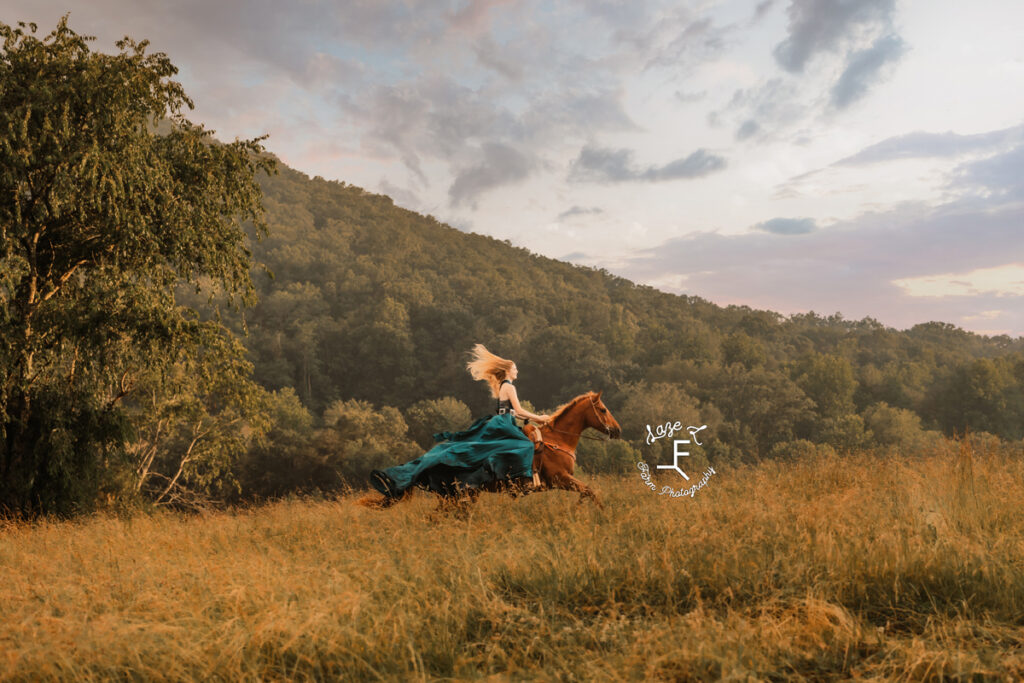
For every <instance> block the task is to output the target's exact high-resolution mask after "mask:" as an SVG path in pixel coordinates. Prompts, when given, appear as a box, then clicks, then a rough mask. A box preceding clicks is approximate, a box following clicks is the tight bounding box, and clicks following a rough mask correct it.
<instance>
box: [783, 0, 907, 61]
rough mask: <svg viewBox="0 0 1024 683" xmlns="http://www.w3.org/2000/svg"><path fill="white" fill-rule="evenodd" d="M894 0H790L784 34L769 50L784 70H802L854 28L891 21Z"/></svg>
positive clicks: (837, 45)
mask: <svg viewBox="0 0 1024 683" xmlns="http://www.w3.org/2000/svg"><path fill="white" fill-rule="evenodd" d="M894 8H895V0H840V1H838V2H837V1H836V0H792V1H791V2H790V5H789V8H788V9H787V13H788V14H789V27H788V35H787V37H786V39H785V40H783V41H782V42H781V43H779V44H778V45H776V46H775V49H774V50H773V51H772V54H773V55H774V57H775V61H776V62H778V64H779V66H781V67H782V68H783V69H785V70H786V71H789V72H790V73H802V72H803V70H804V67H805V66H806V65H807V63H808V62H809V61H810V60H811V59H813V58H814V57H815V55H817V54H818V53H821V52H835V51H837V50H839V49H841V48H842V47H843V45H844V44H845V43H846V42H847V40H848V39H849V38H850V37H851V36H852V35H854V34H856V33H857V32H858V31H861V30H863V29H871V28H873V27H876V26H878V25H884V26H887V25H889V24H890V23H891V20H892V14H893V11H894Z"/></svg>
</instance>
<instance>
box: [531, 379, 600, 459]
mask: <svg viewBox="0 0 1024 683" xmlns="http://www.w3.org/2000/svg"><path fill="white" fill-rule="evenodd" d="M588 398H589V399H590V408H591V409H592V410H593V411H594V417H596V418H597V421H598V422H600V423H601V427H602V429H604V433H605V435H606V436H603V437H600V436H590V435H589V434H584V433H582V432H581V433H580V434H578V435H574V434H573V433H572V432H567V431H566V430H564V429H555V428H554V427H552V426H551V424H550V423H548V425H547V427H546V429H548V430H550V431H552V432H557V433H558V434H569V435H570V436H579V437H580V438H583V439H591V440H592V441H609V440H611V438H612V428H611V427H609V426H608V423H607V422H605V421H604V419H603V418H602V417H601V413H599V412H598V410H597V401H596V400H594V396H593V395H589V396H588ZM540 429H545V427H540ZM543 444H544V445H545V446H547V447H548V448H552V449H554V450H556V451H562V452H563V453H566V454H568V455H569V456H570V457H571V458H572V460H573V462H576V451H575V450H572V451H570V450H569V449H567V448H563V447H561V446H556V445H555V444H552V443H548V442H547V441H544V442H543Z"/></svg>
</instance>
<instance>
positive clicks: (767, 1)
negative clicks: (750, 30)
mask: <svg viewBox="0 0 1024 683" xmlns="http://www.w3.org/2000/svg"><path fill="white" fill-rule="evenodd" d="M775 2H776V0H763V2H759V3H757V7H755V8H754V16H753V17H752V18H751V20H750V23H755V22H758V21H760V20H761V19H763V18H764V17H765V15H767V14H768V12H770V11H771V9H772V7H774V6H775Z"/></svg>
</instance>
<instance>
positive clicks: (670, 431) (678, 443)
mask: <svg viewBox="0 0 1024 683" xmlns="http://www.w3.org/2000/svg"><path fill="white" fill-rule="evenodd" d="M707 428H708V426H707V425H701V426H700V427H694V426H689V427H687V428H686V432H687V433H688V434H689V435H690V438H689V439H672V437H674V436H675V435H676V434H678V433H680V432H682V431H683V423H682V422H679V421H678V420H677V421H676V422H666V423H665V424H660V425H658V426H656V427H654V428H651V425H647V435H646V438H645V441H646V442H647V444H648V445H651V444H653V443H654V442H656V441H657V440H658V439H672V464H671V465H658V466H657V468H656V469H659V470H669V471H671V470H674V471H675V472H676V473H677V474H678V475H680V476H681V477H682V478H683V479H684V480H685V481H686V482H690V481H691V479H690V475H688V474H687V473H686V471H685V470H684V469H683V468H682V467H681V466H680V464H679V459H680V458H685V457H688V456H689V455H690V452H689V450H682V449H683V448H685V447H688V446H689V445H690V444H691V443H693V444H696V445H698V446H702V445H703V443H702V442H701V441H700V439H698V438H697V437H698V435H699V434H700V432H702V431H703V430H705V429H707ZM636 466H637V468H638V469H639V470H640V478H641V479H643V481H644V484H645V485H646V486H647V487H648V488H649V489H651V490H652V491H655V492H657V494H658V495H659V496H664V495H667V496H669V497H671V498H680V497H682V496H689V497H690V498H693V497H694V495H696V493H697V491H699V490H700V489H702V488H704V487H705V486H706V485H707V483H708V480H709V479H711V477H712V476H714V475H715V474H717V472H715V468H714V467H711V466H708V467H707V469H705V470H704V472H703V473H702V476H701V477H700V480H699V481H697V482H696V483H693V484H691V485H690V486H689V487H685V486H684V487H683V488H680V489H673V488H672V487H671V486H668V485H663V486H662V487H661V490H660V491H659V490H658V485H657V484H655V483H654V481H653V480H652V479H651V468H650V467H649V466H648V465H647V463H645V462H644V461H643V460H641V461H639V462H637V464H636Z"/></svg>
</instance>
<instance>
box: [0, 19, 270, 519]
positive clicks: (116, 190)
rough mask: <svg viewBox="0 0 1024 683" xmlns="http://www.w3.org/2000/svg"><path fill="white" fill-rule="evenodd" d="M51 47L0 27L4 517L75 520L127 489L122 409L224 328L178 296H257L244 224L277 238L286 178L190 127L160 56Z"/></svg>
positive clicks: (266, 162)
mask: <svg viewBox="0 0 1024 683" xmlns="http://www.w3.org/2000/svg"><path fill="white" fill-rule="evenodd" d="M36 32H37V27H36V26H35V25H34V24H29V25H26V24H23V23H21V24H18V25H17V26H15V27H12V26H8V25H6V24H0V38H2V40H3V46H2V50H0V197H2V200H0V339H2V342H0V506H3V507H7V508H9V509H12V510H21V511H32V510H56V511H68V510H71V509H79V508H84V507H88V506H89V505H91V504H92V502H93V501H94V500H95V499H96V497H97V495H99V492H102V491H103V490H104V488H105V487H115V488H116V487H117V486H118V485H119V484H118V482H121V483H123V481H124V478H123V475H124V472H125V468H128V469H129V470H130V469H131V468H132V466H133V463H132V462H131V457H130V454H129V453H128V452H127V450H126V449H125V447H124V446H125V443H126V441H127V440H128V439H129V438H130V436H131V432H132V425H131V423H130V421H129V420H128V419H127V415H126V413H125V411H124V409H123V407H122V405H123V399H125V397H127V396H129V395H130V394H131V392H132V391H133V388H135V387H137V386H140V384H139V381H140V378H141V376H142V375H143V374H144V373H145V372H146V371H147V368H150V367H152V366H153V365H154V364H156V365H159V364H160V363H161V362H163V360H164V359H165V358H166V357H167V356H169V355H170V354H171V353H172V352H173V350H174V349H177V348H181V347H190V346H193V347H194V346H195V345H194V344H193V343H192V342H194V341H196V340H199V339H201V338H202V336H203V334H204V329H205V328H206V327H208V325H204V324H202V323H200V322H199V321H198V319H197V318H196V316H195V314H194V312H193V311H191V310H189V309H187V308H184V307H182V306H180V305H178V304H177V302H176V301H175V294H174V290H175V286H176V285H177V284H179V283H191V284H192V285H193V286H194V287H195V288H197V289H198V288H199V287H200V283H207V284H209V285H210V286H215V287H216V288H217V289H218V290H219V291H220V292H221V293H223V294H224V295H226V296H227V300H228V301H230V302H237V301H245V300H248V299H249V298H251V296H250V295H251V293H252V282H251V278H250V275H249V271H250V268H251V258H250V257H251V254H250V252H249V250H248V248H247V237H246V233H245V230H244V229H243V222H246V223H247V224H248V225H249V226H250V229H251V230H252V231H253V233H254V235H255V236H259V235H262V234H263V233H264V232H265V229H266V226H265V223H264V221H263V219H262V214H261V208H260V197H261V189H260V186H259V184H258V183H257V181H256V179H255V174H256V172H257V171H258V170H266V171H271V170H272V169H273V167H274V163H273V161H272V160H270V159H269V158H268V157H266V156H265V155H262V154H261V152H262V147H261V145H260V142H259V140H260V138H257V139H255V140H245V141H236V142H234V143H230V144H220V143H216V142H215V141H214V140H213V138H212V131H207V130H205V129H204V128H203V127H202V126H197V125H193V124H192V123H190V122H189V121H188V120H187V119H186V118H185V117H184V116H183V115H182V111H183V109H184V108H187V107H191V106H192V103H191V101H190V100H189V99H188V98H187V96H186V95H185V93H184V90H183V89H182V87H181V85H180V84H178V83H177V82H175V81H173V80H171V77H172V76H173V75H174V74H175V73H176V72H177V70H176V68H175V67H174V66H173V64H171V62H170V60H169V59H168V57H167V56H166V55H164V54H162V53H153V54H147V52H146V47H147V42H146V41H142V42H138V43H137V42H135V41H134V40H132V39H131V38H128V37H126V38H124V39H123V40H121V41H119V42H118V43H117V47H118V49H119V50H120V53H119V54H115V55H107V54H102V53H97V52H92V51H91V50H90V49H89V45H88V42H89V40H91V38H89V37H87V36H81V35H78V34H77V33H75V32H74V31H72V30H71V29H70V28H69V27H68V24H67V17H64V18H62V19H61V20H60V22H59V23H58V25H57V27H56V28H55V29H54V30H53V31H52V32H51V33H50V34H49V35H47V36H45V37H43V38H42V39H40V38H37V37H36V35H35V34H36ZM158 126H163V127H164V128H165V129H167V131H168V132H166V133H165V134H157V132H156V129H157V127H158ZM209 291H211V293H212V291H213V290H212V289H211V290H209ZM200 347H201V344H200ZM129 478H130V477H129Z"/></svg>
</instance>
